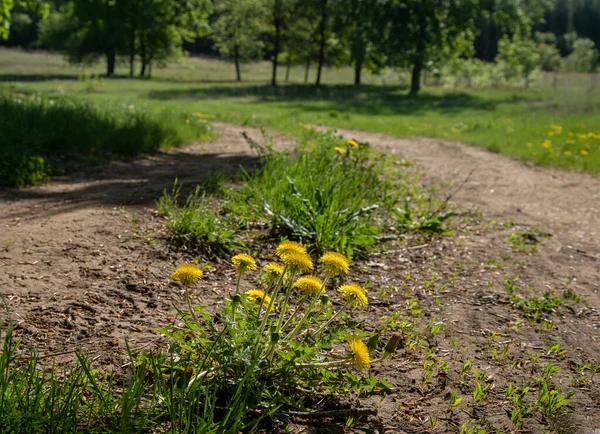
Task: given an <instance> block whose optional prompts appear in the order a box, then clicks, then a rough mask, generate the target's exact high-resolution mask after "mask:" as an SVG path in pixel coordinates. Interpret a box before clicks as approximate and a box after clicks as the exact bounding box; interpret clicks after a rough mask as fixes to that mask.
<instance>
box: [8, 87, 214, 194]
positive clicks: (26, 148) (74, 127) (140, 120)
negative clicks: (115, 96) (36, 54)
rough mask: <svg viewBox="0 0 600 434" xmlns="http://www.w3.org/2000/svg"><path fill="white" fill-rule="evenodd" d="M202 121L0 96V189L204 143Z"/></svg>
mask: <svg viewBox="0 0 600 434" xmlns="http://www.w3.org/2000/svg"><path fill="white" fill-rule="evenodd" d="M209 135H210V131H209V126H208V124H207V123H206V121H203V120H201V119H198V118H196V117H194V116H189V117H188V116H185V114H184V113H181V114H180V113H175V112H173V111H169V110H146V109H145V108H143V107H137V108H136V107H135V106H132V105H125V104H114V103H106V102H103V103H90V102H82V101H78V100H75V99H68V98H55V99H42V98H38V97H25V96H19V95H16V94H7V95H4V96H1V95H0V185H9V186H22V185H35V184H38V183H40V182H44V181H46V180H47V179H48V177H49V176H50V175H51V174H54V173H61V172H64V171H66V170H69V168H71V167H72V166H74V165H75V166H78V165H82V164H83V165H86V164H96V163H100V162H103V161H106V160H108V159H110V158H114V157H133V156H135V155H138V154H140V153H152V152H155V151H157V150H158V149H159V148H161V147H165V146H178V145H183V144H185V143H189V142H192V141H194V140H199V139H202V138H207V137H209Z"/></svg>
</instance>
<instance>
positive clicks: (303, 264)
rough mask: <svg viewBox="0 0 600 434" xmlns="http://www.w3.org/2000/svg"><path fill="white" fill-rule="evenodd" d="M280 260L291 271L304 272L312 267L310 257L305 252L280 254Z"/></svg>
mask: <svg viewBox="0 0 600 434" xmlns="http://www.w3.org/2000/svg"><path fill="white" fill-rule="evenodd" d="M281 260H282V261H283V263H284V264H285V265H287V266H288V267H289V268H290V270H292V272H293V273H297V272H300V273H306V272H308V271H310V270H312V269H313V268H314V266H313V262H312V259H310V256H308V254H307V253H302V252H290V253H285V254H284V255H282V256H281Z"/></svg>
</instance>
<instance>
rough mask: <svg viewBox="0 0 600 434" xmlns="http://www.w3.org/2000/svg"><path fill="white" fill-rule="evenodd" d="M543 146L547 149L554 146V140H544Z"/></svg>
mask: <svg viewBox="0 0 600 434" xmlns="http://www.w3.org/2000/svg"><path fill="white" fill-rule="evenodd" d="M542 146H543V147H544V148H546V149H550V148H551V147H552V142H551V141H550V140H544V141H543V142H542Z"/></svg>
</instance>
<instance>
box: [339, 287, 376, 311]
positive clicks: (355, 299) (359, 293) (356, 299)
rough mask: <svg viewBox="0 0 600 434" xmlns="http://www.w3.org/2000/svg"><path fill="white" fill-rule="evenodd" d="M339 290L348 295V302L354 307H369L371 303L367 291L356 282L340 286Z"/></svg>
mask: <svg viewBox="0 0 600 434" xmlns="http://www.w3.org/2000/svg"><path fill="white" fill-rule="evenodd" d="M338 292H339V293H341V294H342V295H343V296H344V297H346V302H347V303H348V304H351V305H352V307H353V308H354V309H356V308H359V307H367V306H368V305H369V300H368V299H367V293H366V292H365V290H364V289H363V288H361V287H360V286H358V285H356V284H355V283H348V284H346V285H342V286H340V287H339V288H338Z"/></svg>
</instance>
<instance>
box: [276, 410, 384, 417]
mask: <svg viewBox="0 0 600 434" xmlns="http://www.w3.org/2000/svg"><path fill="white" fill-rule="evenodd" d="M283 414H284V415H286V416H293V417H301V418H304V419H325V418H342V417H344V418H346V417H354V418H357V417H360V416H374V415H376V414H377V410H375V409H374V408H345V409H340V410H324V411H286V412H283Z"/></svg>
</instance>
